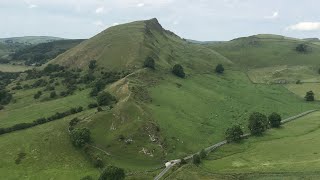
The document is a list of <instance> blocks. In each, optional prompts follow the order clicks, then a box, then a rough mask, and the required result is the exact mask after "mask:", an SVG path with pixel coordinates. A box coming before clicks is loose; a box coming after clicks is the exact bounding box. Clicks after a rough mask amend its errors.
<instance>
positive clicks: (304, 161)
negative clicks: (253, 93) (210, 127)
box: [173, 112, 320, 179]
mask: <svg viewBox="0 0 320 180" xmlns="http://www.w3.org/2000/svg"><path fill="white" fill-rule="evenodd" d="M319 116H320V112H315V113H313V114H310V115H307V116H305V117H302V118H300V119H297V120H295V121H293V122H290V123H288V124H285V125H284V126H283V127H282V128H280V129H272V130H269V131H268V132H267V133H266V134H265V135H264V136H263V137H251V138H249V139H246V140H244V141H243V142H242V143H241V144H228V145H226V146H223V147H221V148H219V149H218V150H217V151H215V152H213V153H210V155H209V157H208V159H207V160H205V161H203V164H202V165H201V166H200V169H201V170H200V172H207V173H209V174H210V173H212V176H214V175H215V174H216V175H220V176H225V178H226V177H228V176H229V178H230V179H232V177H233V178H234V177H242V178H244V177H246V178H245V179H295V178H296V179H300V178H307V179H318V178H319V177H320V176H319V166H320V160H319V159H320V155H319V146H320V143H319V141H318V140H317V139H318V138H317V137H318V136H319V133H320V121H319V120H318V119H319ZM186 170H188V167H187V168H186ZM180 171H181V174H180V175H179V173H177V174H176V175H174V176H176V177H179V176H182V174H183V172H184V170H180ZM200 174H201V173H200ZM207 177H210V175H208V174H207ZM173 179H174V178H173Z"/></svg>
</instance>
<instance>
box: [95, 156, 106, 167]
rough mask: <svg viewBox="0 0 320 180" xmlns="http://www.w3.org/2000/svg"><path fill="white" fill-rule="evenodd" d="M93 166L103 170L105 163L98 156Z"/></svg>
mask: <svg viewBox="0 0 320 180" xmlns="http://www.w3.org/2000/svg"><path fill="white" fill-rule="evenodd" d="M93 165H94V167H95V168H103V166H104V163H103V161H102V159H101V158H100V157H99V156H96V157H95V158H94V160H93Z"/></svg>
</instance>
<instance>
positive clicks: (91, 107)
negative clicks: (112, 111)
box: [88, 103, 98, 109]
mask: <svg viewBox="0 0 320 180" xmlns="http://www.w3.org/2000/svg"><path fill="white" fill-rule="evenodd" d="M96 107H98V104H97V103H91V104H89V105H88V108H89V109H93V108H96Z"/></svg>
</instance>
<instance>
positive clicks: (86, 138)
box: [70, 128, 91, 148]
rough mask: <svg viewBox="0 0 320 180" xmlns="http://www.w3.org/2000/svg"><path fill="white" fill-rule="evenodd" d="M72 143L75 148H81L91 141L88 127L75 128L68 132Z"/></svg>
mask: <svg viewBox="0 0 320 180" xmlns="http://www.w3.org/2000/svg"><path fill="white" fill-rule="evenodd" d="M70 138H71V142H72V144H73V145H74V146H75V147H77V148H82V147H83V146H84V145H85V144H87V143H89V142H90V141H91V133H90V130H89V129H88V128H81V129H79V128H75V129H73V130H71V132H70Z"/></svg>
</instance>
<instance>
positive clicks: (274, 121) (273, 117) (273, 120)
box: [268, 112, 281, 128]
mask: <svg viewBox="0 0 320 180" xmlns="http://www.w3.org/2000/svg"><path fill="white" fill-rule="evenodd" d="M268 120H269V123H270V125H271V127H274V128H277V127H280V125H281V116H280V115H279V114H278V113H275V112H274V113H272V114H270V115H269V117H268Z"/></svg>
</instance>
